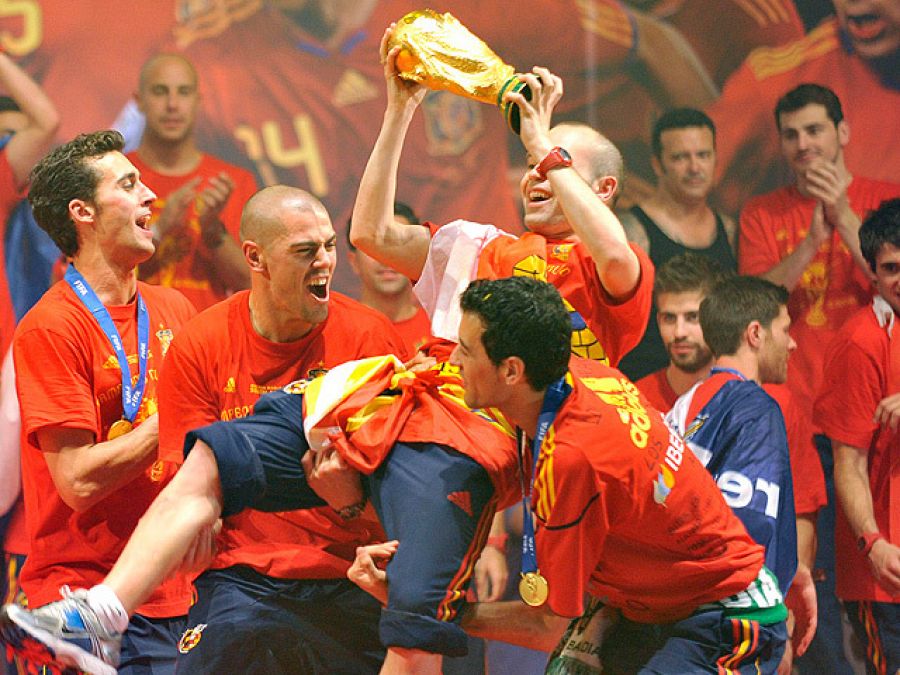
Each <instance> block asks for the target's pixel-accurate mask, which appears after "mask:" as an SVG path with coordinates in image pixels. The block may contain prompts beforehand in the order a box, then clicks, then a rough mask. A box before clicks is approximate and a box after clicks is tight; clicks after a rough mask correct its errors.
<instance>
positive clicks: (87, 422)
mask: <svg viewBox="0 0 900 675" xmlns="http://www.w3.org/2000/svg"><path fill="white" fill-rule="evenodd" d="M13 357H14V360H15V368H16V389H17V391H18V394H19V404H20V409H21V414H22V430H23V431H24V433H25V435H26V437H27V438H28V440H29V442H30V443H31V444H33V445H34V446H35V447H39V446H38V443H37V439H36V438H34V434H35V433H36V432H37V431H38V430H40V429H44V428H47V427H57V426H58V427H66V428H71V429H87V430H89V431H96V429H97V427H98V425H99V420H98V413H97V406H96V404H95V402H94V394H93V388H92V383H91V380H92V374H93V373H92V371H91V364H90V363H86V362H85V350H84V349H79V348H78V347H77V346H76V345H74V344H72V342H71V341H70V339H69V337H68V336H64V335H61V334H58V333H55V332H51V331H48V330H44V329H41V328H35V329H32V330H29V331H27V332H25V333H19V334H17V335H16V339H15V341H14V343H13Z"/></svg>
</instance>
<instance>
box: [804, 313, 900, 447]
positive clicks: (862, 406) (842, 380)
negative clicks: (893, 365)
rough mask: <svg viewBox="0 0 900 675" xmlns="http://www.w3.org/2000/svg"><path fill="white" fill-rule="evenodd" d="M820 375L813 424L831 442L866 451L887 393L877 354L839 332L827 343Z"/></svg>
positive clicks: (873, 434) (875, 429)
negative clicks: (879, 409)
mask: <svg viewBox="0 0 900 675" xmlns="http://www.w3.org/2000/svg"><path fill="white" fill-rule="evenodd" d="M857 316H858V315H857ZM823 372H824V373H825V377H824V381H823V382H822V386H821V388H820V390H819V397H818V399H817V400H816V404H815V409H814V413H813V422H814V423H815V424H817V425H819V426H820V427H821V428H822V431H823V432H824V433H825V435H826V436H828V437H829V438H831V439H832V440H833V441H837V442H839V443H843V444H845V445H850V446H853V447H855V448H860V449H863V450H868V448H869V447H870V445H871V443H872V440H873V438H874V436H875V432H876V431H877V430H878V426H877V425H876V424H875V422H874V421H873V416H874V414H875V408H876V407H878V403H879V401H881V399H882V398H883V392H885V391H887V386H886V381H885V373H884V372H883V370H882V368H880V367H879V363H878V354H874V353H872V351H871V350H867V349H865V348H864V346H863V345H860V344H857V343H856V342H855V341H851V340H849V339H847V337H846V336H845V335H844V334H843V333H840V334H838V335H837V336H836V337H835V339H834V340H833V341H832V343H831V347H830V348H829V351H828V354H827V355H826V357H825V364H824V368H823Z"/></svg>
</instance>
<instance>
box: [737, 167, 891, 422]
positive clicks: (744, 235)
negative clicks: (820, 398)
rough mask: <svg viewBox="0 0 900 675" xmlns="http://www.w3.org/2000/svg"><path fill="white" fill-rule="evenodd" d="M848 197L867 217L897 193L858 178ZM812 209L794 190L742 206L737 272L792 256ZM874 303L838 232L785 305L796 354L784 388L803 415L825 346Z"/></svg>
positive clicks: (809, 407)
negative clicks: (842, 328)
mask: <svg viewBox="0 0 900 675" xmlns="http://www.w3.org/2000/svg"><path fill="white" fill-rule="evenodd" d="M847 195H848V198H849V200H850V206H851V208H852V209H853V211H854V212H855V213H856V214H857V215H858V216H859V217H860V218H865V217H866V215H868V214H869V212H871V211H874V210H875V209H877V208H878V206H879V205H880V204H881V202H882V201H884V200H885V199H889V198H891V197H896V196H898V195H900V185H895V184H892V183H883V182H880V181H873V180H869V179H867V178H859V177H857V178H854V179H853V182H852V183H850V187H849V188H847ZM815 205H816V201H815V200H814V199H810V198H807V197H804V196H803V195H801V194H800V192H799V191H798V190H797V188H796V187H795V186H793V185H791V186H789V187H784V188H781V189H779V190H776V191H775V192H772V193H769V194H767V195H762V196H760V197H754V198H753V199H751V200H750V201H749V202H747V205H746V206H745V207H744V210H743V211H742V212H741V231H740V246H738V251H739V256H738V268H739V269H740V272H741V273H742V274H762V273H764V272H767V271H768V270H770V269H771V268H772V267H774V266H775V265H776V264H777V263H778V262H779V261H781V260H782V259H783V258H785V257H786V256H787V255H788V254H790V253H791V252H792V251H793V250H794V249H795V248H796V247H797V246H798V245H799V244H800V242H801V241H803V239H804V238H805V237H806V235H807V233H808V232H809V224H810V222H811V220H812V215H813V210H814V209H815ZM871 298H872V286H871V284H870V282H869V278H868V276H867V275H866V274H865V273H864V272H863V270H861V269H860V268H859V267H858V266H857V264H856V263H855V262H854V261H853V257H852V256H851V254H850V251H849V250H848V249H847V247H846V246H845V245H844V243H843V241H842V240H841V239H840V235H838V233H837V232H835V233H834V234H833V235H832V238H831V240H830V241H828V242H826V243H825V244H823V245H822V246H821V247H820V248H819V250H818V251H817V252H816V255H815V257H814V258H813V259H812V260H811V261H810V263H809V265H807V267H806V269H805V270H804V272H803V276H802V277H801V278H800V280H799V281H798V282H797V285H796V286H795V287H794V290H793V291H791V295H790V298H789V300H788V311H789V312H790V315H791V319H792V323H791V335H792V336H793V338H794V340H796V342H797V345H798V349H797V351H796V352H794V354H792V355H791V358H790V360H789V361H788V379H787V383H788V387H789V388H790V390H791V393H792V394H793V395H794V397H795V398H796V399H797V405H798V406H799V407H800V410H801V411H803V413H804V414H806V415H807V416H808V417H811V416H812V406H813V401H814V399H815V396H816V392H817V391H818V389H819V385H820V383H821V381H822V374H823V370H822V358H823V356H824V352H825V349H826V347H827V346H828V343H829V342H830V341H831V339H832V337H833V336H834V334H835V333H836V332H837V331H838V329H839V328H840V327H841V326H843V325H844V323H845V322H846V321H847V319H849V318H850V316H851V315H852V314H853V313H854V312H856V311H857V310H858V309H859V308H860V307H863V306H865V305H867V304H868V303H869V302H870V300H871Z"/></svg>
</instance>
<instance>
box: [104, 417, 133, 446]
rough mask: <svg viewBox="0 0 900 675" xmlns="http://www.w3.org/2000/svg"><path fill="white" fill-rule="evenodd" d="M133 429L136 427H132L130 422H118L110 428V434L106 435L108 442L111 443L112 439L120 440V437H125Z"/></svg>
mask: <svg viewBox="0 0 900 675" xmlns="http://www.w3.org/2000/svg"><path fill="white" fill-rule="evenodd" d="M132 429H134V425H132V424H131V422H129V421H128V420H125V419H122V420H116V421H115V422H113V423H112V425H111V426H110V427H109V433H107V434H106V440H108V441H111V440H112V439H114V438H118V437H119V436H124V435H125V434H127V433H128V432H129V431H131V430H132Z"/></svg>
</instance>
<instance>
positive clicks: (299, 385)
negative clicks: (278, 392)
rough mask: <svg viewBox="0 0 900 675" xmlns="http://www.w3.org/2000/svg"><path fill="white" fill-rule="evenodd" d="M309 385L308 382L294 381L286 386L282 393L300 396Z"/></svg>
mask: <svg viewBox="0 0 900 675" xmlns="http://www.w3.org/2000/svg"><path fill="white" fill-rule="evenodd" d="M308 384H309V380H294V381H293V382H291V383H290V384H288V385H286V386H285V387H284V389H282V391H283V392H284V393H285V394H302V393H304V392H305V391H306V386H307V385H308Z"/></svg>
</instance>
